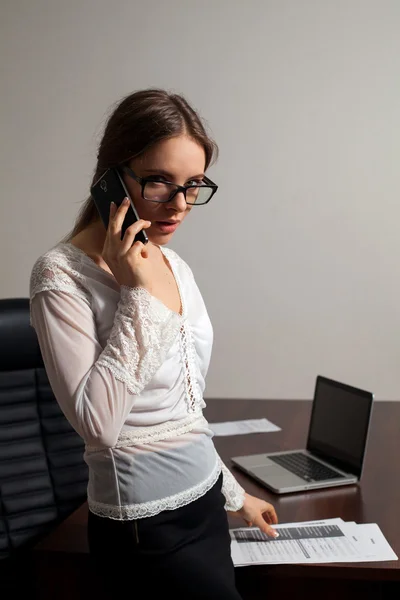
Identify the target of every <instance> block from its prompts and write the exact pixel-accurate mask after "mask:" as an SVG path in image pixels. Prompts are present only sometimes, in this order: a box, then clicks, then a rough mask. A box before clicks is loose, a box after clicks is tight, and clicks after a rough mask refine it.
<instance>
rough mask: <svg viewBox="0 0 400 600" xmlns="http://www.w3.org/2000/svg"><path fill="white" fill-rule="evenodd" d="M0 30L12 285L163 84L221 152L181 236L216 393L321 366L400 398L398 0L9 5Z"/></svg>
mask: <svg viewBox="0 0 400 600" xmlns="http://www.w3.org/2000/svg"><path fill="white" fill-rule="evenodd" d="M0 28H1V30H0V57H1V63H2V65H1V66H2V69H1V78H2V82H1V89H2V91H1V100H0V101H1V117H2V122H1V126H2V127H1V140H2V144H1V164H0V166H1V182H2V196H1V222H0V251H1V256H2V260H1V269H2V271H1V278H0V296H1V297H13V296H26V295H28V279H29V274H30V269H31V267H32V265H33V262H34V260H35V259H36V257H37V256H39V254H41V253H42V252H44V251H45V250H47V249H48V248H49V247H50V246H52V245H53V244H54V243H56V241H58V240H59V239H60V238H61V237H62V236H63V235H64V234H65V233H66V232H67V231H68V230H69V229H70V228H71V227H72V224H73V220H74V218H75V215H76V213H77V211H78V209H79V206H80V203H81V202H82V201H83V199H84V198H85V197H86V195H87V188H88V185H89V182H90V179H91V176H92V172H93V168H94V164H95V150H96V144H97V143H98V141H99V139H100V135H101V130H102V125H103V122H104V118H105V116H106V114H107V110H108V108H109V107H110V106H111V105H112V104H113V103H114V102H116V101H118V100H119V99H120V97H122V96H123V95H125V94H127V93H129V92H131V91H133V90H136V89H139V88H143V87H148V86H160V87H166V88H168V89H170V90H174V91H177V92H180V93H183V94H184V95H185V96H186V97H187V98H188V100H189V101H190V102H191V103H193V104H194V106H196V107H197V108H198V109H199V111H200V113H201V114H202V115H203V117H204V118H205V119H206V120H207V122H208V125H209V127H210V130H211V132H212V134H213V135H214V136H215V138H216V139H217V141H218V143H219V145H220V150H221V155H220V160H219V162H218V163H217V165H216V166H215V167H213V168H212V169H211V170H210V172H209V175H210V176H211V177H212V178H213V179H215V180H216V181H217V182H218V184H219V185H220V191H219V192H218V194H217V196H216V197H215V199H214V200H213V202H212V203H211V204H210V205H209V206H208V207H206V208H204V209H201V208H199V209H194V210H193V212H192V214H191V216H190V219H188V221H187V222H186V224H185V227H184V228H183V229H182V230H181V231H179V232H178V233H177V234H176V238H175V239H174V240H173V243H172V244H171V246H172V247H173V248H174V249H176V250H177V251H178V252H179V253H181V255H182V256H183V257H184V258H185V259H186V260H187V261H188V262H189V264H190V265H191V266H192V268H193V270H194V272H195V275H196V278H197V280H198V283H199V285H200V287H201V289H202V291H203V294H204V297H205V300H206V303H207V306H208V308H209V313H210V316H211V318H212V320H213V323H214V328H215V346H214V354H213V362H212V366H211V369H210V373H209V378H208V387H207V390H206V392H207V396H209V397H210V396H220V397H247V398H309V397H310V396H311V395H312V393H313V386H314V380H315V376H316V375H317V374H318V373H321V374H324V375H327V376H330V377H333V378H338V379H341V380H343V381H345V382H347V383H350V384H353V385H358V386H360V387H365V388H367V389H371V390H372V391H374V392H375V394H376V397H377V399H386V400H390V399H400V385H399V384H400V369H399V361H400V331H399V326H400V316H399V315H400V311H399V305H400V303H399V294H400V278H399V267H398V257H399V255H400V252H399V250H400V236H399V221H400V168H399V167H400V165H399V163H400V35H399V31H400V2H399V1H398V0H392V1H390V0H374V1H372V0H364V1H362V0H269V1H256V0H247V1H246V2H240V1H239V0H237V1H229V0H212V1H210V0H208V1H206V0H203V1H200V0H196V2H192V1H186V2H185V1H183V0H169V1H168V2H163V1H162V0H146V2H144V1H140V2H134V1H132V0H129V1H123V0H113V1H111V0H109V1H106V0H86V1H85V0H83V1H82V0H68V2H65V1H62V0H53V1H51V0H35V1H34V2H32V1H30V0H6V1H4V0H3V1H2V3H1V19H0ZM194 213H196V214H194Z"/></svg>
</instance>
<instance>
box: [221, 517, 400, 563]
mask: <svg viewBox="0 0 400 600" xmlns="http://www.w3.org/2000/svg"><path fill="white" fill-rule="evenodd" d="M274 529H276V530H277V531H278V533H279V537H278V538H276V539H274V538H270V537H268V536H266V535H265V534H264V533H262V532H261V531H260V530H259V529H258V528H254V527H251V528H250V527H246V528H240V529H232V530H231V538H232V542H231V553H232V559H233V563H234V564H235V566H237V567H241V566H245V565H261V564H264V565H265V564H285V563H314V564H315V563H331V562H373V561H387V560H398V557H397V556H396V554H395V553H394V552H393V550H392V548H391V547H390V545H389V544H388V542H387V541H386V539H385V537H384V535H383V534H382V532H381V530H380V528H379V527H378V525H377V524H376V523H368V524H363V525H359V524H357V523H354V522H345V521H343V520H342V519H327V520H324V521H307V522H300V523H285V524H284V525H274Z"/></svg>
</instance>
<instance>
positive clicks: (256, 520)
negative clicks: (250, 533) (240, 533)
mask: <svg viewBox="0 0 400 600" xmlns="http://www.w3.org/2000/svg"><path fill="white" fill-rule="evenodd" d="M233 514H235V515H239V516H240V517H242V519H244V520H245V521H246V523H247V525H248V526H249V527H258V528H259V529H261V531H262V532H263V533H266V534H267V535H269V536H270V537H274V538H275V537H278V536H279V533H278V532H277V531H276V530H275V529H273V528H272V527H271V524H276V523H278V517H277V516H276V512H275V509H274V507H273V506H272V504H269V502H265V500H261V499H260V498H256V497H255V496H250V494H245V500H244V504H243V506H242V508H241V509H240V510H238V511H237V512H236V513H233Z"/></svg>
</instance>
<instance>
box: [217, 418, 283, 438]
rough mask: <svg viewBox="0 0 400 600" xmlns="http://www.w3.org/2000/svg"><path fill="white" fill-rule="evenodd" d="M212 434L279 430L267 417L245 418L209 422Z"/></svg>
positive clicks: (241, 433)
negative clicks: (241, 419)
mask: <svg viewBox="0 0 400 600" xmlns="http://www.w3.org/2000/svg"><path fill="white" fill-rule="evenodd" d="M209 426H210V428H211V429H212V430H213V432H214V435H243V434H244V433H269V432H271V431H280V430H281V428H280V427H278V425H274V423H271V421H268V419H246V420H245V421H224V422H223V423H209Z"/></svg>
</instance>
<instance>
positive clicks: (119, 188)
mask: <svg viewBox="0 0 400 600" xmlns="http://www.w3.org/2000/svg"><path fill="white" fill-rule="evenodd" d="M90 192H91V194H92V198H93V200H94V203H95V205H96V208H97V210H98V211H99V214H100V217H101V220H102V221H103V223H104V227H105V228H106V229H107V228H108V221H109V218H110V204H111V202H115V204H116V205H117V208H118V207H119V206H120V205H121V203H122V201H123V199H124V198H125V197H127V198H129V200H130V203H131V204H130V206H129V208H128V210H127V212H126V215H125V219H124V222H123V223H122V228H121V240H122V238H123V237H124V235H125V231H126V229H127V228H128V227H129V226H130V225H133V223H135V222H136V221H138V220H139V218H140V217H139V215H138V214H137V212H136V209H135V206H134V204H133V202H132V198H131V197H130V196H129V193H128V190H127V189H126V186H125V183H124V180H123V179H122V176H121V174H120V173H119V171H118V169H117V168H111V169H107V171H105V173H103V175H102V176H101V177H100V178H99V179H98V180H97V181H96V182H95V183H94V184H93V185H92V187H91V188H90ZM138 241H139V242H142V243H143V244H147V242H148V241H149V238H148V237H147V234H146V232H145V230H144V229H142V230H141V231H139V233H138V234H137V235H136V236H135V240H134V242H138Z"/></svg>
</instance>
